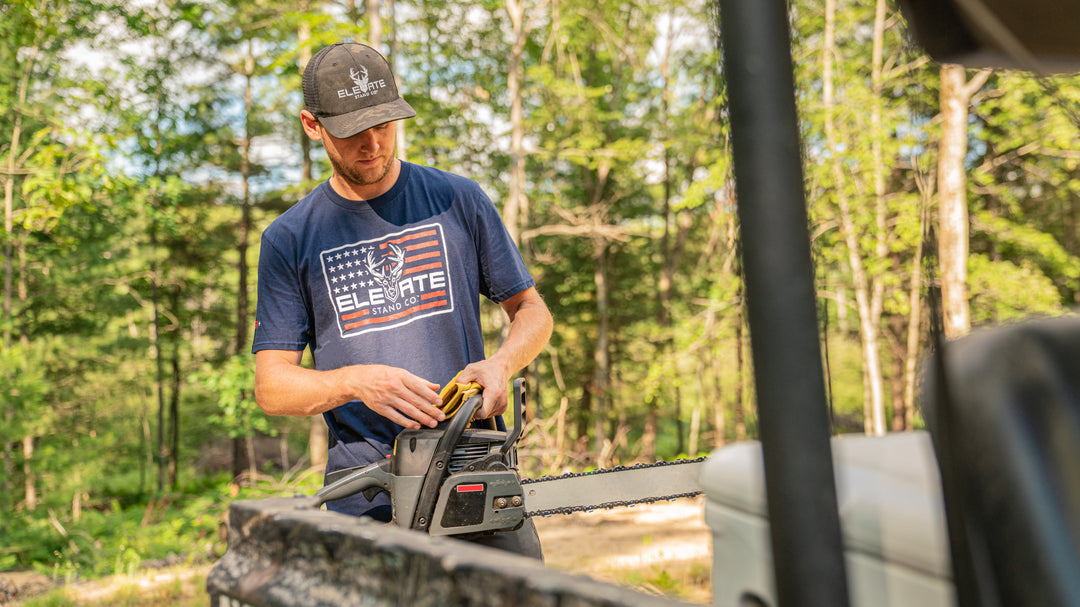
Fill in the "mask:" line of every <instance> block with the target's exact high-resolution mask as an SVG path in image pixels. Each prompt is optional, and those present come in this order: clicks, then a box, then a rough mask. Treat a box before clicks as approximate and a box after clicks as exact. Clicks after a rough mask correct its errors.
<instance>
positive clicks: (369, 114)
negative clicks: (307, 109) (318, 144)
mask: <svg viewBox="0 0 1080 607" xmlns="http://www.w3.org/2000/svg"><path fill="white" fill-rule="evenodd" d="M413 116H416V110H414V109H412V106H411V105H409V104H408V103H407V102H406V101H405V100H404V99H402V98H400V97H399V98H397V99H395V100H393V101H388V102H386V103H381V104H379V105H376V106H372V107H366V108H364V109H361V110H356V111H355V112H349V113H348V114H341V115H340V116H323V117H322V118H319V122H320V123H321V124H322V125H323V127H325V128H326V130H327V131H329V133H330V134H331V135H333V136H334V137H337V138H338V139H348V138H349V137H352V136H353V135H355V134H357V133H360V132H362V131H366V130H368V129H370V128H372V127H376V126H379V125H380V124H385V123H387V122H390V121H392V120H401V119H403V118H412V117H413Z"/></svg>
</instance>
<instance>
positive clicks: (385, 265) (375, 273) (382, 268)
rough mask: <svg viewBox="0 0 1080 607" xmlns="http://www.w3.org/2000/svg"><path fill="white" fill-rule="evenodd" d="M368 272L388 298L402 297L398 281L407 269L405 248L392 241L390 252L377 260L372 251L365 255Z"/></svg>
mask: <svg viewBox="0 0 1080 607" xmlns="http://www.w3.org/2000/svg"><path fill="white" fill-rule="evenodd" d="M365 262H366V265H367V270H368V272H370V273H371V276H372V277H373V278H374V279H375V282H377V283H379V286H381V287H382V288H383V291H384V292H385V294H386V299H387V300H389V301H391V302H395V301H397V299H398V297H400V295H401V292H400V291H399V289H398V281H399V280H401V273H402V272H403V271H404V270H405V250H404V249H402V248H401V247H399V246H397V245H395V244H393V243H390V254H389V255H385V256H383V257H382V258H381V259H378V260H376V259H375V255H374V254H372V252H371V251H368V252H367V256H366V257H365Z"/></svg>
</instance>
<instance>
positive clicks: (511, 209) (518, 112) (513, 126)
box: [503, 0, 528, 246]
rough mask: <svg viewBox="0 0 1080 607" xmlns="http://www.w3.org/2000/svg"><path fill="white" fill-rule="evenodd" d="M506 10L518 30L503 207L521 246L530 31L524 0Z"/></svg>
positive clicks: (510, 77)
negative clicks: (526, 55) (507, 180)
mask: <svg viewBox="0 0 1080 607" xmlns="http://www.w3.org/2000/svg"><path fill="white" fill-rule="evenodd" d="M506 12H507V13H508V14H509V15H510V23H511V25H512V26H513V29H514V42H513V44H512V45H511V46H510V57H509V60H508V64H507V66H506V91H507V94H508V95H509V97H510V184H509V190H508V191H507V195H506V205H505V206H504V207H503V221H504V222H505V223H506V229H507V230H508V231H509V232H510V238H512V239H513V240H514V243H515V244H517V245H519V246H520V245H521V226H522V222H523V221H524V219H525V217H524V215H525V213H524V209H525V204H526V199H525V145H524V142H525V120H524V116H523V112H522V104H523V99H522V92H521V88H522V84H523V81H524V79H525V68H524V62H523V60H522V55H523V54H524V52H525V43H526V42H527V41H528V33H527V32H526V31H525V4H524V1H523V0H506Z"/></svg>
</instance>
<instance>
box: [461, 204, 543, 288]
mask: <svg viewBox="0 0 1080 607" xmlns="http://www.w3.org/2000/svg"><path fill="white" fill-rule="evenodd" d="M477 190H478V192H477V200H476V203H477V211H476V212H477V216H478V222H477V225H478V226H479V230H478V236H477V242H476V250H477V251H478V252H479V263H480V292H481V293H482V294H483V295H484V296H485V297H487V298H488V299H491V300H492V301H494V302H496V303H499V302H503V301H506V300H507V299H509V298H511V297H513V296H514V295H517V294H518V293H520V292H521V291H524V290H525V289H528V288H529V287H532V286H535V285H536V282H535V281H534V280H533V278H532V275H530V274H529V269H528V268H527V267H526V266H525V261H524V260H523V259H522V258H521V251H519V250H518V247H517V245H516V244H515V243H514V241H513V239H511V238H510V232H509V231H507V229H506V224H504V223H503V220H502V217H501V216H500V215H499V211H498V210H497V209H496V208H495V204H494V203H493V202H492V201H491V199H490V198H488V196H487V195H486V194H484V193H483V191H482V190H480V189H479V188H477Z"/></svg>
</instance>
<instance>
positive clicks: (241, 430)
mask: <svg viewBox="0 0 1080 607" xmlns="http://www.w3.org/2000/svg"><path fill="white" fill-rule="evenodd" d="M198 379H199V380H200V381H202V383H203V385H204V386H205V387H206V388H207V389H208V390H210V392H211V393H213V394H214V395H216V397H217V405H218V407H217V411H216V412H215V413H213V414H211V415H210V421H211V423H213V424H214V425H216V426H219V427H220V428H221V429H223V430H225V431H226V432H227V433H228V436H229V437H230V438H243V437H246V436H255V434H256V433H263V434H267V435H270V436H276V435H277V429H276V428H275V427H274V426H273V424H272V423H271V421H270V418H269V417H267V416H266V415H265V414H264V413H263V412H262V409H260V408H259V406H258V405H257V404H255V394H254V392H253V390H252V386H254V385H255V357H254V356H252V355H250V354H244V355H239V356H232V357H229V358H228V359H226V360H225V361H224V362H223V363H221V364H218V365H215V364H211V363H207V364H206V365H205V366H204V367H203V369H202V371H201V372H200V373H199V376H198Z"/></svg>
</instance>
